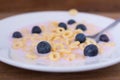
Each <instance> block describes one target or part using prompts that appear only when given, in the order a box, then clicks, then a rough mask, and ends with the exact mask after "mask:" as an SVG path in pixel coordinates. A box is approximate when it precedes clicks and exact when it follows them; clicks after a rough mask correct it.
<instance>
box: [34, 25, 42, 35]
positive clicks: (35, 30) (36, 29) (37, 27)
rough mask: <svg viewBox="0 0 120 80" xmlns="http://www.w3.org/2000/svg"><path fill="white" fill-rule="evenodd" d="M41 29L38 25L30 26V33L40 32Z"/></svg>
mask: <svg viewBox="0 0 120 80" xmlns="http://www.w3.org/2000/svg"><path fill="white" fill-rule="evenodd" d="M41 32H42V31H41V29H40V27H39V26H34V27H33V28H32V33H36V34H40V33H41Z"/></svg>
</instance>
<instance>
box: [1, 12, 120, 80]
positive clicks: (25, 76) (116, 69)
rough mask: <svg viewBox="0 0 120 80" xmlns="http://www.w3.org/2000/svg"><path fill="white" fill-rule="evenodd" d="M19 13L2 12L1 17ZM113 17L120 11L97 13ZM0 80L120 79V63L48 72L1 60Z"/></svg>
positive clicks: (117, 16) (119, 15) (118, 14)
mask: <svg viewBox="0 0 120 80" xmlns="http://www.w3.org/2000/svg"><path fill="white" fill-rule="evenodd" d="M15 14H18V13H0V19H2V18H5V17H8V16H11V15H15ZM96 14H101V15H104V16H108V17H111V18H115V19H117V18H119V17H120V13H96ZM0 80H120V64H116V65H114V66H111V67H108V68H104V69H100V70H94V71H89V72H77V73H46V72H35V71H29V70H24V69H19V68H16V67H13V66H9V65H7V64H4V63H2V62H0Z"/></svg>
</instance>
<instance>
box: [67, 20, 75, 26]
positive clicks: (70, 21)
mask: <svg viewBox="0 0 120 80" xmlns="http://www.w3.org/2000/svg"><path fill="white" fill-rule="evenodd" d="M67 23H68V24H69V25H71V24H74V23H76V22H75V20H73V19H70V20H69V21H68V22H67Z"/></svg>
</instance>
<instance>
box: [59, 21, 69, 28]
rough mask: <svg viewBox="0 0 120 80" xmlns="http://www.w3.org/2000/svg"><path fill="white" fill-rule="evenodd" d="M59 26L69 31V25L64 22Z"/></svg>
mask: <svg viewBox="0 0 120 80" xmlns="http://www.w3.org/2000/svg"><path fill="white" fill-rule="evenodd" d="M58 26H59V27H61V28H64V29H65V30H66V29H67V25H66V24H65V23H63V22H61V23H59V24H58Z"/></svg>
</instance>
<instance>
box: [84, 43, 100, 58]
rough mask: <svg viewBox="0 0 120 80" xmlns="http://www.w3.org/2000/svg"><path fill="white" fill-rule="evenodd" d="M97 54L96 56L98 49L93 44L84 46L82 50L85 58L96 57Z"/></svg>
mask: <svg viewBox="0 0 120 80" xmlns="http://www.w3.org/2000/svg"><path fill="white" fill-rule="evenodd" d="M97 54H98V48H97V46H96V45H94V44H90V45H88V46H86V47H85V49H84V55H85V56H89V57H93V56H96V55H97Z"/></svg>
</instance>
